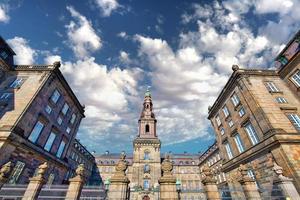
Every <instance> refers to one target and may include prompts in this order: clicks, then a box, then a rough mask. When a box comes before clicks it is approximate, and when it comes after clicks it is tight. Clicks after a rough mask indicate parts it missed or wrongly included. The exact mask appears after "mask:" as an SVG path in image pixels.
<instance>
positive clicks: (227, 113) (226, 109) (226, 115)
mask: <svg viewBox="0 0 300 200" xmlns="http://www.w3.org/2000/svg"><path fill="white" fill-rule="evenodd" d="M222 111H223V113H224V116H225V117H228V116H229V115H230V113H229V110H228V108H227V106H226V105H225V106H223V108H222Z"/></svg>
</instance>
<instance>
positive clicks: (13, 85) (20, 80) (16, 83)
mask: <svg viewBox="0 0 300 200" xmlns="http://www.w3.org/2000/svg"><path fill="white" fill-rule="evenodd" d="M23 82H24V79H23V78H22V77H18V78H16V79H15V80H14V81H13V82H12V83H11V84H10V86H9V87H10V88H15V89H16V88H20V87H21V85H22V84H23Z"/></svg>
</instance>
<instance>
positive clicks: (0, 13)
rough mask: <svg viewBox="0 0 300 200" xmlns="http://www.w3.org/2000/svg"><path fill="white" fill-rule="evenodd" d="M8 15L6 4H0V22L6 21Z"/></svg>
mask: <svg viewBox="0 0 300 200" xmlns="http://www.w3.org/2000/svg"><path fill="white" fill-rule="evenodd" d="M9 19H10V17H9V15H8V5H5V4H0V22H4V23H7V22H8V21H9Z"/></svg>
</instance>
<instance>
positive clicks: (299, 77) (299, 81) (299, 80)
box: [292, 70, 300, 87]
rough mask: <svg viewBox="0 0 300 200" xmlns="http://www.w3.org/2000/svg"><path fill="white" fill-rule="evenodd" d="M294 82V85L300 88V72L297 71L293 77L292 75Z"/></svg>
mask: <svg viewBox="0 0 300 200" xmlns="http://www.w3.org/2000/svg"><path fill="white" fill-rule="evenodd" d="M292 80H293V82H294V84H295V85H296V86H297V87H300V70H297V71H296V72H295V73H294V74H293V75H292Z"/></svg>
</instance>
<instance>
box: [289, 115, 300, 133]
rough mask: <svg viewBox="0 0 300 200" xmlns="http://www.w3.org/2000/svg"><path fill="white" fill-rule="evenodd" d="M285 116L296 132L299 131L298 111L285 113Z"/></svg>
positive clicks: (299, 119) (299, 118) (299, 117)
mask: <svg viewBox="0 0 300 200" xmlns="http://www.w3.org/2000/svg"><path fill="white" fill-rule="evenodd" d="M290 117H291V118H290ZM287 118H288V119H289V121H290V122H291V123H292V125H293V126H294V128H295V129H296V130H297V131H298V132H300V116H299V115H298V113H287Z"/></svg>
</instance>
